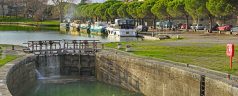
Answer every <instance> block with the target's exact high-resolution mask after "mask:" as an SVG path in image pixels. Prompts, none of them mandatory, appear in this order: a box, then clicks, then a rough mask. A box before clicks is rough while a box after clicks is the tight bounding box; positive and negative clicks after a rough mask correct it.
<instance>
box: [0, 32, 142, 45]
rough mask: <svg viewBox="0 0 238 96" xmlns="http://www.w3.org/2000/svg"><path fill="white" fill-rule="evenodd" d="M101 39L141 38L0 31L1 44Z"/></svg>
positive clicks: (74, 33) (123, 39)
mask: <svg viewBox="0 0 238 96" xmlns="http://www.w3.org/2000/svg"><path fill="white" fill-rule="evenodd" d="M62 39H67V40H100V42H121V41H137V40H141V39H139V38H136V37H107V36H96V35H89V34H78V33H77V32H69V33H64V34H63V33H60V32H58V31H0V44H14V45H23V43H26V42H27V41H34V40H62Z"/></svg>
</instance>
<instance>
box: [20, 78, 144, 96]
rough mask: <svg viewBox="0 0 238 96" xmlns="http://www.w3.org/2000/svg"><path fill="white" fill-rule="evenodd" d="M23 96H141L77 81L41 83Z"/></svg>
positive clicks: (110, 87) (114, 88) (96, 83)
mask: <svg viewBox="0 0 238 96" xmlns="http://www.w3.org/2000/svg"><path fill="white" fill-rule="evenodd" d="M24 96H142V95H140V94H138V93H134V92H130V91H128V90H125V89H122V88H119V87H116V86H112V85H108V84H105V83H101V82H98V81H78V82H71V83H41V84H38V86H35V87H34V88H32V89H31V90H28V91H27V93H26V94H25V95H24Z"/></svg>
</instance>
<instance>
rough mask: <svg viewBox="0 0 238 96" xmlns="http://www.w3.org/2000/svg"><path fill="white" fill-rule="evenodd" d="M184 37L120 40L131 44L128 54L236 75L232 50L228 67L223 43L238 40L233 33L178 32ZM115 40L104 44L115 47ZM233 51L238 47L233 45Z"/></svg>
mask: <svg viewBox="0 0 238 96" xmlns="http://www.w3.org/2000/svg"><path fill="white" fill-rule="evenodd" d="M181 37H182V38H184V39H169V40H162V41H161V40H160V41H149V40H146V41H141V42H122V43H121V44H122V46H123V48H122V49H120V50H123V51H124V50H125V48H126V45H131V46H132V49H133V51H132V52H130V53H132V54H135V55H138V56H143V57H149V58H155V59H159V60H165V61H166V60H169V61H173V62H180V63H183V64H189V65H196V66H200V67H203V68H208V69H212V70H216V71H220V72H225V73H229V74H233V75H238V59H237V58H236V56H237V55H238V53H236V52H235V58H234V59H233V69H232V70H230V68H229V58H228V57H227V56H226V54H225V52H226V44H227V43H229V42H232V43H234V44H235V45H236V44H238V42H237V37H236V36H213V35H206V34H181ZM117 44H118V43H107V44H105V46H106V47H109V48H115V49H116V48H117ZM235 51H238V49H237V48H236V49H235Z"/></svg>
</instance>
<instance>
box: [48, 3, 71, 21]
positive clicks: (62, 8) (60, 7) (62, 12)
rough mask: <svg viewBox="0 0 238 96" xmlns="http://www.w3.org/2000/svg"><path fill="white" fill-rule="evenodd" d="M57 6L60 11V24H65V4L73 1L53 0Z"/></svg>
mask: <svg viewBox="0 0 238 96" xmlns="http://www.w3.org/2000/svg"><path fill="white" fill-rule="evenodd" d="M51 1H52V2H53V3H54V5H55V6H57V8H58V11H59V15H60V16H59V18H60V22H63V17H64V5H65V2H70V1H71V0H51Z"/></svg>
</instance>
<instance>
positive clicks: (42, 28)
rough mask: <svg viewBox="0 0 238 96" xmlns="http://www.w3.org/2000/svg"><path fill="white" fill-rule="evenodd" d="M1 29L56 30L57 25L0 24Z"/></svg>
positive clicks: (57, 28)
mask: <svg viewBox="0 0 238 96" xmlns="http://www.w3.org/2000/svg"><path fill="white" fill-rule="evenodd" d="M0 30H1V31H37V30H52V31H58V30H59V27H58V26H57V27H48V26H42V27H34V26H17V25H0Z"/></svg>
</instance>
